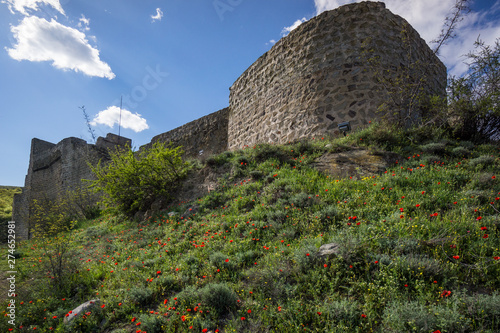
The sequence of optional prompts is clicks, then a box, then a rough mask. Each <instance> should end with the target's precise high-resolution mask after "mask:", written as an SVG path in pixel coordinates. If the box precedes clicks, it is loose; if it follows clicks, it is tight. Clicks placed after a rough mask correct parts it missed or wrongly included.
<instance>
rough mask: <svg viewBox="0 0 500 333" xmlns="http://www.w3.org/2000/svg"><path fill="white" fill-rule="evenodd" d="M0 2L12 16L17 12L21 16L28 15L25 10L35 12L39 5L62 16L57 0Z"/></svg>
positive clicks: (7, 0)
mask: <svg viewBox="0 0 500 333" xmlns="http://www.w3.org/2000/svg"><path fill="white" fill-rule="evenodd" d="M0 2H1V3H5V4H7V6H9V10H10V12H11V13H12V14H15V12H19V13H21V14H23V15H29V13H28V11H27V9H29V10H33V11H37V10H39V9H40V7H39V5H49V6H52V7H54V8H55V9H56V10H57V11H58V12H60V13H61V14H63V15H64V10H63V9H62V7H61V3H60V2H59V0H1V1H0Z"/></svg>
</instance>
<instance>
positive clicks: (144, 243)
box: [0, 125, 500, 333]
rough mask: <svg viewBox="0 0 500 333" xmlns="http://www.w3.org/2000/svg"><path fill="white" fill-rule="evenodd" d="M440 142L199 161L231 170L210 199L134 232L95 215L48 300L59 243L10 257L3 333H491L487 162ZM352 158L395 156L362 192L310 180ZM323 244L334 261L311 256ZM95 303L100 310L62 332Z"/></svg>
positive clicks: (492, 240) (389, 139)
mask: <svg viewBox="0 0 500 333" xmlns="http://www.w3.org/2000/svg"><path fill="white" fill-rule="evenodd" d="M438 134H439V133H437V134H436V132H431V133H421V132H418V131H406V132H405V131H402V130H398V131H396V130H384V129H383V128H381V127H380V126H378V125H374V126H371V127H370V128H368V129H365V130H363V131H360V132H355V133H353V134H351V135H350V136H348V137H346V138H341V139H335V140H333V139H327V138H316V139H315V140H312V141H309V142H300V143H294V144H289V145H283V146H277V145H258V146H255V147H248V148H246V149H243V150H240V151H236V152H233V153H225V154H221V155H219V156H216V157H213V158H211V159H208V160H207V165H208V167H213V168H217V167H218V166H220V165H225V164H227V165H228V166H230V170H231V171H230V173H229V174H227V175H225V176H224V177H222V178H221V179H220V186H219V188H218V189H217V190H216V191H212V192H211V193H210V194H208V195H206V196H204V197H202V198H199V199H197V200H195V201H193V202H181V203H176V204H175V205H172V206H171V207H169V208H168V210H166V211H164V212H160V213H158V214H157V215H155V216H153V217H151V218H150V219H149V220H148V221H146V222H140V223H138V222H134V221H129V220H128V219H126V218H125V217H123V216H120V215H107V216H104V217H101V218H99V219H97V220H92V221H81V222H80V223H79V224H78V225H77V227H76V228H75V229H74V230H73V231H72V232H71V233H69V234H66V235H61V236H60V238H59V241H61V240H62V241H64V242H66V243H67V244H69V247H70V251H69V252H68V257H67V259H68V260H69V261H71V262H72V264H73V265H72V267H68V270H67V271H66V274H67V275H66V277H65V288H63V289H62V290H61V291H60V292H59V293H58V294H56V293H55V292H54V291H53V290H54V289H53V290H52V292H51V291H49V290H50V289H48V288H41V286H46V285H47V284H50V283H51V282H52V280H53V279H51V273H50V272H47V266H46V264H47V261H48V255H46V254H45V253H46V252H45V250H44V248H45V249H48V251H49V252H50V243H53V242H57V240H47V242H48V243H49V246H48V247H47V246H45V247H44V246H43V245H44V244H43V243H42V241H41V240H36V239H33V240H31V241H29V242H23V244H17V245H18V253H19V256H20V257H19V259H18V260H17V269H18V271H19V275H18V276H19V282H18V287H19V296H18V300H17V301H18V303H19V305H18V307H17V310H16V311H17V313H16V323H17V328H16V331H20V332H31V331H33V330H34V328H35V327H36V329H37V331H41V332H49V331H55V332H115V333H117V332H148V333H151V332H203V331H204V330H205V331H212V332H215V331H216V330H218V331H219V332H298V331H306V332H371V331H372V332H434V331H437V330H440V331H441V332H497V331H499V330H500V320H499V319H498V318H500V294H499V290H500V289H499V288H500V279H499V277H500V260H499V259H500V258H499V257H500V249H499V248H500V241H499V236H500V235H499V229H500V228H499V223H500V198H499V197H500V172H499V170H500V150H499V147H498V146H494V145H481V146H474V145H473V144H471V143H463V142H462V143H461V142H455V141H453V140H450V139H447V140H440V139H437V140H436V139H435V138H436V137H437V138H439V137H440V134H439V135H438ZM441 137H442V136H441ZM433 138H434V140H432V139H433ZM354 146H364V147H371V149H373V150H380V149H389V150H392V151H394V152H397V153H399V154H401V155H402V159H401V160H400V161H398V163H397V164H394V165H393V166H391V167H389V168H388V169H387V170H386V172H384V173H382V174H380V175H375V176H372V177H366V178H363V179H360V180H356V179H355V178H352V179H351V178H349V177H347V178H343V179H334V178H333V177H327V176H325V175H324V174H321V173H320V172H318V171H316V170H315V169H314V168H313V167H312V162H313V161H314V159H315V158H316V157H318V156H320V155H321V154H323V153H325V152H327V151H332V152H335V151H345V150H349V149H350V147H354ZM190 207H193V208H194V207H197V212H196V213H195V214H194V215H191V216H189V217H187V218H181V217H180V216H181V215H182V214H183V213H184V212H185V211H186V210H187V209H188V208H190ZM195 210H196V209H195ZM169 212H177V213H178V214H177V215H174V216H169V215H168V213H169ZM332 242H334V243H336V244H338V245H339V253H338V254H337V255H334V256H330V257H319V256H318V249H319V247H320V246H321V245H323V244H328V243H332ZM94 298H99V299H100V300H101V302H102V303H101V304H102V305H101V306H98V307H95V308H93V309H92V310H90V313H88V314H86V315H84V316H80V317H79V318H77V319H75V320H74V322H73V324H72V325H71V326H68V327H66V326H65V325H64V324H63V319H64V317H65V316H66V314H68V312H69V311H70V310H72V309H73V308H75V307H76V306H78V305H79V304H81V303H83V302H85V301H88V300H90V299H94ZM21 302H22V304H20V303H21ZM20 326H22V328H19V327H20ZM8 327H10V326H8V325H7V323H6V321H2V322H0V328H2V331H5V328H8Z"/></svg>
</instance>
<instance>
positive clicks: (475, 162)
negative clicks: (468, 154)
mask: <svg viewBox="0 0 500 333" xmlns="http://www.w3.org/2000/svg"><path fill="white" fill-rule="evenodd" d="M493 163H495V158H494V157H491V156H489V155H482V156H479V157H476V158H473V159H471V160H469V165H470V166H473V167H479V168H481V169H486V168H487V167H489V166H490V165H491V164H493Z"/></svg>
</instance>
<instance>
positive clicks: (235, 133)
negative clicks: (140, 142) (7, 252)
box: [13, 2, 447, 238]
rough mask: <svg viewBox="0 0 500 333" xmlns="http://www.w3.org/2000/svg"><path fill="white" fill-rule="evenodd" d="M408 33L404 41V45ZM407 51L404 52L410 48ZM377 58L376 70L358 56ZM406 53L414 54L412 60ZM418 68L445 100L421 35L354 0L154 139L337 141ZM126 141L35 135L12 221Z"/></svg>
mask: <svg viewBox="0 0 500 333" xmlns="http://www.w3.org/2000/svg"><path fill="white" fill-rule="evenodd" d="M403 30H405V31H406V33H407V36H409V37H410V38H409V39H408V40H409V43H404V42H402V39H401V32H402V31H403ZM409 48H410V49H411V52H408V51H409V50H408V49H409ZM363 50H371V51H370V52H371V54H370V57H377V58H378V62H377V66H378V67H377V68H374V67H373V65H368V64H367V61H366V60H363V59H364V58H363ZM408 54H411V56H410V57H409V56H408ZM417 61H419V62H422V63H424V64H427V66H425V70H426V73H425V76H426V77H427V80H426V82H425V85H424V89H425V91H426V92H428V93H430V94H435V95H441V96H444V95H445V89H446V77H447V73H446V67H445V66H444V65H443V64H442V62H441V61H440V60H439V59H438V58H437V56H436V55H435V54H434V53H433V52H432V50H431V49H430V48H429V47H428V46H427V44H426V43H425V41H424V40H423V39H422V38H420V36H419V34H418V33H417V32H416V31H415V30H414V29H413V28H412V27H411V26H410V25H409V24H408V22H407V21H406V20H405V19H403V18H402V17H400V16H397V15H394V14H393V13H391V12H390V11H389V10H388V9H386V8H385V4H384V3H382V2H361V3H354V4H350V5H345V6H341V7H339V8H337V9H334V10H331V11H327V12H324V13H322V14H320V15H318V16H317V17H314V18H312V19H311V20H309V21H307V22H305V23H303V24H301V25H300V26H299V27H298V28H296V29H295V30H293V31H292V32H290V34H289V35H288V36H286V37H284V38H282V39H281V40H279V41H278V42H277V43H276V44H275V45H274V46H273V47H272V48H271V49H270V50H269V51H268V52H266V53H265V54H263V55H262V56H261V57H260V58H259V59H257V61H256V62H255V63H253V64H252V65H251V66H250V67H249V68H248V69H247V70H246V71H245V72H244V73H243V74H242V75H241V76H240V77H239V78H238V79H237V80H236V82H234V84H233V85H232V86H231V87H230V88H229V90H230V95H229V107H228V108H225V109H222V110H219V111H217V112H214V113H212V114H209V115H207V116H204V117H202V118H200V119H197V120H194V121H192V122H190V123H187V124H185V125H183V126H181V127H179V128H176V129H173V130H171V131H169V132H165V133H162V134H160V135H157V136H155V137H153V139H152V140H151V142H150V143H149V144H147V145H144V146H142V147H141V148H140V149H144V148H147V147H149V146H150V145H152V143H154V142H156V141H161V142H172V143H173V144H174V145H182V146H183V149H184V151H185V154H186V156H188V157H196V156H199V155H200V153H201V152H202V154H203V155H205V156H207V155H210V154H216V153H220V152H223V151H225V150H234V149H238V148H242V147H244V146H245V145H254V144H256V143H264V142H269V143H271V142H272V143H286V142H289V141H295V140H299V139H303V138H312V137H315V136H324V135H329V136H334V135H338V134H339V133H338V129H337V126H338V124H339V123H342V122H346V121H349V122H350V124H351V127H352V128H356V127H360V126H363V125H367V124H368V122H369V121H370V120H374V119H377V117H380V116H381V115H380V114H379V113H377V110H378V107H379V106H380V105H381V104H382V103H383V102H384V99H386V98H387V91H386V90H385V89H384V87H383V85H382V84H381V83H380V81H379V80H378V79H377V73H379V72H381V71H385V70H389V71H392V72H395V71H398V69H400V68H402V67H405V66H408V65H409V64H408V62H412V63H415V62H417ZM126 143H129V144H130V141H129V140H128V139H125V138H122V137H118V136H114V135H111V134H108V136H107V139H103V138H100V139H99V140H98V142H97V143H96V145H88V144H87V143H86V142H85V141H83V140H80V139H76V138H67V139H64V140H62V141H61V142H59V143H58V144H57V145H54V144H52V143H48V142H45V141H42V140H38V139H33V141H32V147H31V155H30V164H29V169H28V175H27V176H26V183H25V188H24V191H23V193H22V194H20V195H17V196H16V197H15V199H14V211H13V219H14V220H15V221H16V222H17V223H18V226H19V227H20V229H22V230H23V232H22V233H20V234H21V236H22V237H24V238H27V237H28V229H29V222H28V221H29V211H28V208H27V207H28V204H29V201H30V200H32V199H34V198H36V197H40V196H41V195H42V194H43V196H45V197H48V198H56V197H57V196H60V195H62V194H61V193H63V191H64V190H66V189H68V188H71V187H73V186H79V184H80V181H81V179H84V178H87V179H88V178H89V177H91V176H92V175H91V173H90V170H89V168H88V166H87V164H86V163H87V161H94V162H95V161H97V160H99V159H104V160H105V159H106V149H105V148H106V147H109V146H114V145H121V144H126Z"/></svg>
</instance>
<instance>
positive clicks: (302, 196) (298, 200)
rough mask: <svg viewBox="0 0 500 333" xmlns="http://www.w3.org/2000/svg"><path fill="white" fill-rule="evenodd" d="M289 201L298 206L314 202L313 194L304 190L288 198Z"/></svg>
mask: <svg viewBox="0 0 500 333" xmlns="http://www.w3.org/2000/svg"><path fill="white" fill-rule="evenodd" d="M290 203H291V204H293V205H294V206H295V207H298V208H305V207H309V206H311V205H312V204H313V203H314V200H313V196H312V195H310V194H307V193H304V192H301V193H299V194H296V195H294V196H292V197H291V198H290Z"/></svg>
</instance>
